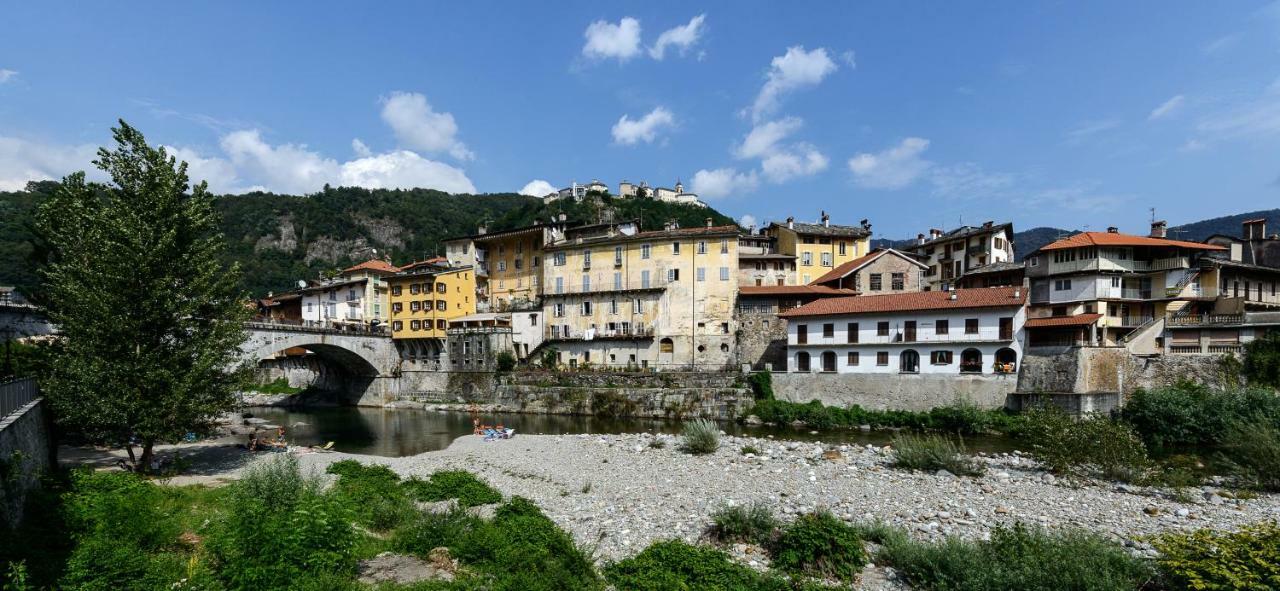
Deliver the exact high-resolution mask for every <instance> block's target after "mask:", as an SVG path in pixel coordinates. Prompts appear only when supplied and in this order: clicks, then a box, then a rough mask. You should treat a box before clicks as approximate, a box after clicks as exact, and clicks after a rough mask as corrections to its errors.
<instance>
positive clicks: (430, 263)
mask: <svg viewBox="0 0 1280 591" xmlns="http://www.w3.org/2000/svg"><path fill="white" fill-rule="evenodd" d="M448 263H449V259H446V258H444V257H433V258H429V259H427V260H425V261H414V262H412V263H409V264H407V265H404V266H401V267H400V271H412V270H414V269H417V268H419V267H439V266H445V267H447V266H449V264H448Z"/></svg>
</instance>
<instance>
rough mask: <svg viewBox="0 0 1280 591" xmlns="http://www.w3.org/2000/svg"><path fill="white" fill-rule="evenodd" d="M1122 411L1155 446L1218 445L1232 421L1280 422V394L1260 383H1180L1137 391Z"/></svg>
mask: <svg viewBox="0 0 1280 591" xmlns="http://www.w3.org/2000/svg"><path fill="white" fill-rule="evenodd" d="M1118 414H1119V417H1120V419H1122V420H1123V421H1125V422H1126V423H1128V424H1130V425H1133V427H1134V429H1136V430H1137V432H1138V433H1139V434H1140V435H1141V436H1142V439H1143V441H1144V442H1145V443H1146V444H1147V445H1148V446H1150V448H1151V449H1154V450H1176V449H1197V448H1200V449H1203V448H1215V447H1218V446H1220V445H1221V444H1222V438H1223V436H1224V435H1226V434H1227V433H1228V432H1230V431H1231V429H1232V427H1233V426H1234V425H1237V424H1240V423H1243V422H1246V421H1251V420H1260V421H1264V422H1267V423H1270V424H1272V425H1276V426H1277V427H1280V396H1277V395H1276V393H1275V392H1271V391H1267V390H1262V389H1257V388H1253V389H1235V390H1213V389H1211V388H1209V387H1207V386H1205V385H1203V384H1195V383H1192V382H1180V383H1178V384H1177V385H1174V386H1169V387H1165V388H1156V389H1153V390H1138V391H1137V392H1134V394H1133V395H1132V396H1131V397H1130V398H1129V400H1127V401H1126V402H1125V404H1124V406H1123V407H1122V408H1121V409H1120V412H1119V413H1118Z"/></svg>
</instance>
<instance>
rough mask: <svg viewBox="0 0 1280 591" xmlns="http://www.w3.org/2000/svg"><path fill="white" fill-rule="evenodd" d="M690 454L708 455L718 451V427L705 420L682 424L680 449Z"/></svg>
mask: <svg viewBox="0 0 1280 591" xmlns="http://www.w3.org/2000/svg"><path fill="white" fill-rule="evenodd" d="M681 449H683V450H684V451H685V452H687V453H691V454H709V453H713V452H715V451H716V450H717V449H720V426H719V425H716V424H715V423H714V422H712V421H709V420H707V419H697V420H693V421H688V422H686V423H685V424H684V444H683V446H682V447H681Z"/></svg>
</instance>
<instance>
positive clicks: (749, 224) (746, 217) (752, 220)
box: [738, 213, 756, 228]
mask: <svg viewBox="0 0 1280 591" xmlns="http://www.w3.org/2000/svg"><path fill="white" fill-rule="evenodd" d="M738 225H739V226H742V227H744V228H754V227H755V225H756V216H753V215H751V214H749V213H744V214H742V217H739V218H738Z"/></svg>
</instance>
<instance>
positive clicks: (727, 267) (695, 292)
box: [543, 220, 738, 370]
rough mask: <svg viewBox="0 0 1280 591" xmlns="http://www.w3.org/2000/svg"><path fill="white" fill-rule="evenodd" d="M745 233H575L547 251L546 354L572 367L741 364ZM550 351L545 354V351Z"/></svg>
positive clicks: (616, 227)
mask: <svg viewBox="0 0 1280 591" xmlns="http://www.w3.org/2000/svg"><path fill="white" fill-rule="evenodd" d="M737 236H738V228H737V226H712V225H711V222H710V220H708V221H707V225H706V226H703V227H697V228H679V227H677V226H675V225H674V224H668V226H667V227H666V228H664V229H662V230H656V231H648V232H642V231H640V230H639V227H638V225H637V224H636V223H634V222H628V223H622V224H600V225H594V226H583V227H580V228H574V229H570V230H567V231H566V232H565V233H564V235H563V237H562V238H560V239H558V240H555V241H553V242H550V243H547V244H546V245H544V251H545V253H546V254H545V265H544V270H545V274H544V279H543V285H544V292H543V316H544V318H545V323H546V326H545V331H546V332H545V340H544V344H543V346H544V347H552V348H554V349H555V350H556V351H557V354H558V356H559V361H560V363H561V364H562V365H564V366H568V367H574V368H576V367H583V366H612V367H637V368H656V369H664V370H666V369H692V368H704V369H711V368H717V369H718V368H722V367H725V366H727V365H730V364H731V363H733V360H734V356H733V344H734V331H735V328H736V327H735V321H734V317H733V309H734V301H735V298H736V296H737V291H738V273H737V260H738V255H737V249H738V240H737ZM544 350H545V349H544Z"/></svg>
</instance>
